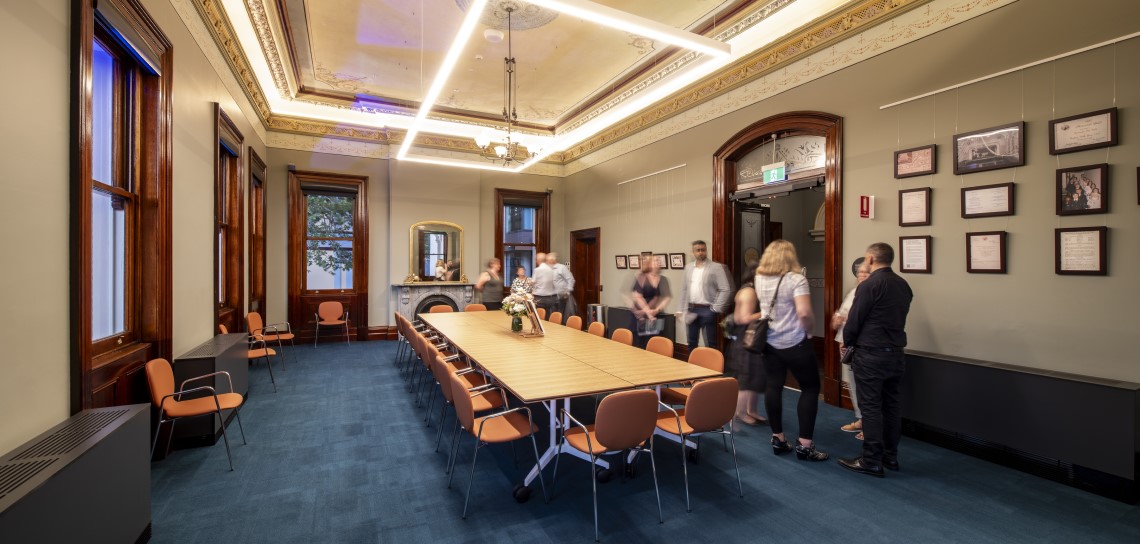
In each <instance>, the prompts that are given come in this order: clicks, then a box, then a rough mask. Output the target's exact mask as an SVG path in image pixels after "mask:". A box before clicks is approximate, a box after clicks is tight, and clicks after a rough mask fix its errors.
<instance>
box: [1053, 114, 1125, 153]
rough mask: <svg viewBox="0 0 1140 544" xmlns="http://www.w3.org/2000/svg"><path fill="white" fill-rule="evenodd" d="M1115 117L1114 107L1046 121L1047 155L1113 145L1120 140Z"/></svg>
mask: <svg viewBox="0 0 1140 544" xmlns="http://www.w3.org/2000/svg"><path fill="white" fill-rule="evenodd" d="M1116 115H1117V110H1116V108H1108V109H1103V110H1097V111H1090V112H1088V113H1082V114H1079V115H1071V116H1069V117H1062V118H1060V119H1054V120H1052V121H1049V154H1050V155H1061V154H1064V153H1073V152H1075V151H1084V150H1086V149H1097V148H1100V147H1112V146H1114V145H1116V144H1117V142H1119V141H1120V140H1119V132H1118V129H1117V124H1116Z"/></svg>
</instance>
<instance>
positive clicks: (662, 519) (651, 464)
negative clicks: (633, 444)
mask: <svg viewBox="0 0 1140 544" xmlns="http://www.w3.org/2000/svg"><path fill="white" fill-rule="evenodd" d="M649 467H650V468H651V469H652V470H653V492H654V493H656V494H657V520H658V521H659V522H660V523H665V514H663V513H662V512H661V488H660V487H658V486H657V461H655V460H654V459H653V437H652V436H651V437H649Z"/></svg>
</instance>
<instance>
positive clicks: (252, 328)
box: [245, 312, 297, 370]
mask: <svg viewBox="0 0 1140 544" xmlns="http://www.w3.org/2000/svg"><path fill="white" fill-rule="evenodd" d="M282 327H284V330H282ZM245 328H246V329H247V330H249V333H250V334H254V335H261V337H262V338H264V339H265V341H266V342H277V347H278V348H280V349H281V369H282V370H284V369H285V346H284V345H283V344H282V343H281V341H282V340H288V341H289V347H290V348H292V350H291V351H293V360H294V361H296V360H297V353H296V349H297V346H296V345H295V344H293V338H294V335H293V328H292V327H290V326H289V323H288V322H285V323H276V324H273V325H266V324H265V322H264V321H262V320H261V314H260V313H257V312H250V313H248V314H246V315H245Z"/></svg>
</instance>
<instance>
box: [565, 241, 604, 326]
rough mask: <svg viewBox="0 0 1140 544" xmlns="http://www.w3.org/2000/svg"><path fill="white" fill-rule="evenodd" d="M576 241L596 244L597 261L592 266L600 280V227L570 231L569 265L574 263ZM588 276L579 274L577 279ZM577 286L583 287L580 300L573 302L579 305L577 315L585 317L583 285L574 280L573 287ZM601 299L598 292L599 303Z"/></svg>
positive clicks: (584, 291)
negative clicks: (587, 241)
mask: <svg viewBox="0 0 1140 544" xmlns="http://www.w3.org/2000/svg"><path fill="white" fill-rule="evenodd" d="M578 240H593V241H594V244H596V246H595V247H596V250H597V253H598V259H597V261H596V262H595V263H594V266H595V268H596V270H595V272H596V276H597V278H598V279H599V280H600V279H601V277H602V227H590V228H588V229H580V230H572V231H570V261H571V264H573V261H574V242H576V241H578ZM571 273H573V270H571ZM588 276H589V275H588V274H581V275H580V276H578V277H579V278H583V279H584V278H586V277H588ZM578 285H583V287H582V300H576V301H575V302H577V303H578V304H579V307H578V314H579V315H581V316H585V315H586V288H585V286H584V284H582V283H581V281H579V280H578V279H577V278H576V279H575V282H574V286H575V287H578ZM600 285H601V284H599V287H600ZM571 296H574V294H571ZM601 298H602V295H601V293H600V292H599V293H598V300H599V301H601Z"/></svg>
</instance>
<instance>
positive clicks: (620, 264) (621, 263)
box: [614, 255, 629, 270]
mask: <svg viewBox="0 0 1140 544" xmlns="http://www.w3.org/2000/svg"><path fill="white" fill-rule="evenodd" d="M614 262H615V264H617V269H618V270H625V269H627V268H629V261H628V260H627V258H626V256H625V255H616V256H614Z"/></svg>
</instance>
